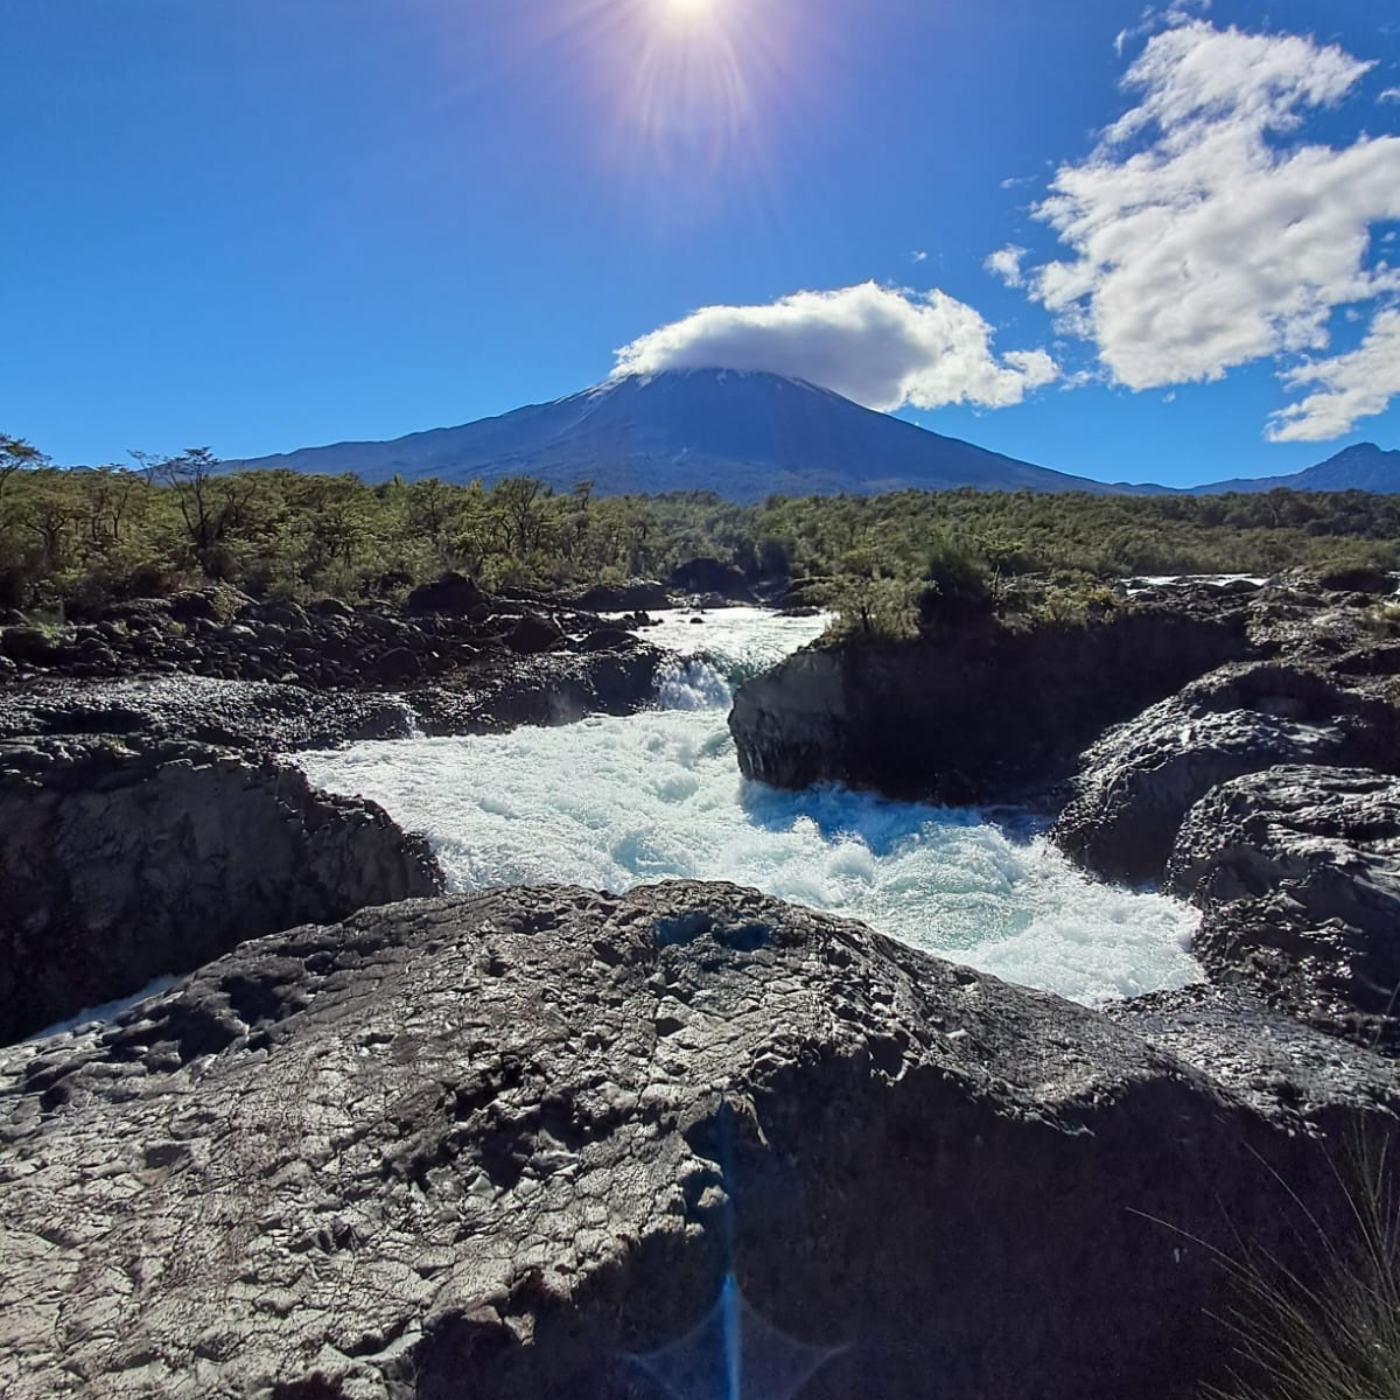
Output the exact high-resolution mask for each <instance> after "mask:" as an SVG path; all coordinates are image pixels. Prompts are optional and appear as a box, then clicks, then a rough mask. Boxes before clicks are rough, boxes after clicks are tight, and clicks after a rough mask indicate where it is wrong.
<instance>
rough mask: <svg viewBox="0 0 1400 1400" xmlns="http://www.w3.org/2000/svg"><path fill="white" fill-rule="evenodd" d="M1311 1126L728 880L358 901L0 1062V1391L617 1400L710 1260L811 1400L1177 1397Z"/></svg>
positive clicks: (1021, 999)
mask: <svg viewBox="0 0 1400 1400" xmlns="http://www.w3.org/2000/svg"><path fill="white" fill-rule="evenodd" d="M1326 1097H1327V1100H1328V1102H1327V1104H1326V1105H1325V1106H1324V1107H1325V1108H1326V1109H1327V1110H1328V1111H1341V1110H1343V1109H1347V1110H1351V1109H1356V1110H1364V1109H1367V1108H1376V1107H1377V1102H1378V1097H1377V1096H1376V1095H1375V1094H1374V1093H1373V1089H1372V1085H1371V1084H1370V1081H1366V1082H1365V1083H1363V1085H1362V1089H1361V1091H1360V1092H1357V1093H1354V1094H1353V1093H1350V1091H1349V1089H1348V1087H1347V1085H1346V1084H1337V1085H1334V1086H1333V1089H1332V1090H1331V1091H1329V1093H1328V1094H1327V1096H1326ZM1380 1102H1381V1105H1382V1108H1383V1111H1381V1112H1379V1113H1375V1114H1373V1115H1372V1122H1373V1125H1374V1126H1375V1127H1376V1128H1377V1130H1378V1131H1381V1130H1388V1127H1389V1124H1390V1122H1391V1121H1392V1119H1391V1117H1390V1113H1391V1110H1392V1108H1393V1096H1392V1098H1391V1100H1390V1101H1386V1100H1384V1098H1383V1096H1381V1098H1380ZM1317 1108H1318V1105H1309V1106H1307V1107H1306V1108H1300V1106H1299V1104H1298V1103H1297V1102H1296V1101H1295V1100H1288V1099H1286V1096H1284V1095H1283V1094H1282V1093H1280V1094H1279V1095H1278V1096H1274V1097H1271V1096H1270V1095H1268V1094H1266V1093H1257V1094H1256V1095H1255V1096H1254V1101H1253V1102H1252V1103H1249V1104H1247V1103H1245V1102H1243V1101H1241V1100H1240V1099H1238V1098H1236V1097H1234V1096H1233V1095H1232V1094H1231V1093H1229V1092H1228V1091H1227V1090H1225V1089H1224V1088H1222V1087H1220V1086H1219V1085H1216V1084H1213V1083H1212V1082H1210V1081H1209V1080H1208V1079H1207V1078H1206V1077H1204V1076H1203V1075H1201V1074H1200V1073H1197V1072H1196V1071H1194V1070H1191V1069H1189V1068H1187V1067H1186V1066H1185V1065H1183V1064H1182V1063H1181V1062H1180V1061H1178V1060H1176V1059H1174V1058H1172V1057H1171V1056H1170V1055H1168V1054H1166V1053H1163V1052H1161V1051H1159V1050H1155V1049H1152V1048H1150V1047H1149V1046H1148V1045H1147V1044H1146V1043H1145V1042H1144V1041H1143V1040H1141V1039H1139V1038H1138V1037H1137V1036H1135V1035H1133V1034H1131V1033H1130V1032H1128V1031H1126V1030H1123V1029H1120V1028H1119V1027H1116V1026H1114V1025H1113V1024H1112V1023H1111V1022H1109V1021H1108V1020H1107V1019H1105V1018H1104V1017H1102V1016H1100V1015H1097V1014H1095V1013H1093V1012H1090V1011H1086V1010H1084V1009H1082V1008H1079V1007H1075V1006H1072V1005H1069V1004H1067V1003H1065V1002H1062V1001H1060V1000H1058V999H1057V998H1055V997H1053V996H1049V995H1046V994H1041V993H1031V992H1025V991H1020V990H1017V989H1015V988H1012V987H1009V986H1006V985H1004V984H1002V983H1000V982H997V981H996V980H995V979H992V978H989V977H984V976H981V975H978V974H976V973H974V972H971V971H968V970H966V969H961V968H956V967H953V966H951V965H949V964H946V963H943V962H940V961H937V960H935V959H933V958H930V957H928V956H926V955H924V954H921V953H918V952H915V951H913V950H911V949H908V948H905V947H902V946H900V945H898V944H895V943H893V942H891V941H889V940H887V939H884V938H881V937H879V936H877V935H875V934H872V933H870V932H869V931H868V930H866V929H864V928H862V927H861V926H859V925H856V924H852V923H849V922H844V921H840V920H836V919H833V918H829V917H826V916H821V915H817V914H815V913H812V912H810V911H805V910H801V909H797V908H794V907H791V906H786V905H782V904H780V903H778V902H776V901H773V900H770V899H766V898H763V897H761V896H758V895H756V894H753V893H751V892H745V891H740V890H736V889H733V888H732V887H727V886H714V885H697V884H676V885H668V886H661V887H658V888H655V889H642V890H637V891H634V892H632V893H631V894H629V895H628V896H626V897H625V898H615V897H611V896H606V895H600V894H595V893H591V892H587V891H583V890H576V889H557V888H556V889H535V890H506V891H496V892H492V893H489V894H483V895H478V896H472V897H464V898H456V899H450V900H442V901H429V902H418V903H413V904H407V905H402V906H398V907H394V908H390V909H383V910H371V911H366V912H363V913H361V914H358V915H356V916H355V917H354V918H352V919H350V920H348V921H347V922H346V923H344V924H343V925H341V926H339V927H335V928H322V927H308V928H301V929H295V930H292V931H290V932H288V933H284V934H279V935H274V936H270V937H268V938H264V939H261V940H258V941H256V942H253V943H246V944H244V945H242V946H241V947H240V948H239V949H237V950H236V951H234V952H232V953H230V954H228V955H227V956H225V957H224V958H222V959H220V960H219V961H217V962H214V963H212V964H210V965H209V966H207V967H205V968H203V969H202V970H201V971H199V972H198V973H196V974H194V975H193V976H191V977H190V978H188V979H187V980H186V982H185V983H184V985H182V986H181V987H179V988H177V989H174V990H172V991H171V992H169V993H167V994H165V995H163V996H161V997H159V998H156V999H154V1000H152V1001H149V1002H147V1003H145V1004H144V1005H143V1006H141V1007H139V1008H136V1009H135V1010H132V1011H130V1012H128V1013H127V1014H125V1015H124V1016H122V1017H121V1018H120V1019H119V1020H118V1021H117V1022H116V1023H115V1024H113V1025H110V1026H108V1027H104V1028H87V1029H85V1030H82V1031H80V1032H77V1033H73V1034H69V1035H65V1036H61V1037H59V1038H57V1039H54V1040H51V1041H48V1042H45V1043H41V1044H33V1043H31V1044H25V1045H22V1046H17V1047H13V1048H11V1049H9V1050H6V1051H0V1257H3V1259H4V1262H5V1271H6V1314H5V1319H4V1323H3V1325H0V1390H3V1391H4V1392H5V1394H6V1395H7V1397H9V1400H51V1397H54V1396H92V1397H98V1396H101V1397H103V1400H133V1398H134V1397H148V1396H151V1397H153V1396H161V1397H186V1396H188V1397H191V1400H193V1397H199V1400H212V1398H213V1397H229V1400H232V1397H239V1400H243V1398H244V1397H264V1400H270V1398H271V1397H278V1398H279V1400H289V1398H290V1397H303V1400H304V1398H305V1397H335V1396H340V1397H346V1398H347V1400H407V1397H419V1400H448V1397H452V1400H458V1397H462V1396H471V1397H473V1400H488V1398H491V1397H518V1398H519V1400H523V1397H527V1396H528V1397H545V1396H548V1397H561V1398H562V1400H583V1397H589V1398H590V1400H622V1397H624V1396H631V1397H637V1400H641V1397H644V1396H659V1395H660V1394H661V1391H660V1390H659V1388H656V1387H655V1386H654V1385H653V1384H652V1382H651V1381H649V1380H648V1379H647V1378H646V1377H645V1376H644V1374H643V1372H642V1370H641V1369H640V1368H639V1367H638V1366H637V1365H635V1364H631V1363H629V1362H628V1361H627V1360H626V1357H627V1355H628V1354H630V1353H638V1352H645V1351H649V1350H652V1349H654V1348H657V1347H659V1346H663V1345H666V1344H669V1343H673V1342H675V1341H676V1340H677V1339H678V1338H680V1337H681V1336H682V1335H683V1334H684V1333H686V1332H687V1331H688V1330H689V1329H690V1328H691V1327H692V1326H693V1325H694V1324H695V1323H696V1322H697V1321H698V1320H699V1319H700V1318H701V1317H702V1315H703V1314H704V1313H705V1312H706V1309H707V1308H709V1307H710V1305H711V1303H712V1302H713V1301H714V1299H715V1298H716V1296H717V1295H718V1293H719V1291H720V1287H721V1283H722V1280H723V1278H724V1276H725V1274H726V1271H728V1270H731V1269H732V1271H733V1272H734V1274H735V1276H736V1277H737V1279H738V1281H739V1284H740V1285H741V1287H742V1289H743V1293H744V1295H745V1298H746V1300H747V1304H748V1305H749V1307H751V1308H752V1309H753V1310H754V1312H753V1313H748V1312H745V1313H743V1314H742V1315H743V1318H744V1327H745V1329H746V1331H745V1346H744V1357H745V1362H746V1365H747V1366H748V1367H749V1371H748V1374H749V1375H750V1377H751V1378H753V1377H755V1376H756V1375H757V1373H758V1370H759V1368H761V1366H762V1365H763V1364H765V1363H771V1364H772V1365H774V1366H779V1365H780V1364H782V1362H783V1361H784V1358H786V1359H787V1360H791V1359H792V1358H793V1357H794V1355H795V1353H793V1351H792V1349H791V1348H792V1345H793V1340H792V1339H795V1340H796V1341H799V1342H802V1343H805V1344H808V1345H811V1346H815V1347H821V1348H844V1350H841V1351H839V1352H837V1353H835V1354H832V1355H830V1356H826V1355H817V1356H810V1355H809V1356H808V1359H809V1360H813V1361H821V1362H823V1363H824V1364H822V1365H820V1366H819V1368H818V1369H817V1370H816V1372H815V1374H814V1375H813V1377H812V1379H811V1380H810V1381H809V1382H808V1384H807V1385H806V1386H805V1388H803V1389H802V1391H801V1394H802V1396H803V1398H804V1400H837V1397H840V1400H849V1397H852V1396H872V1397H875V1396H878V1397H880V1400H913V1397H918V1400H927V1397H929V1396H930V1395H935V1394H936V1395H937V1396H938V1397H940V1400H974V1397H976V1400H986V1397H997V1398H998V1400H1000V1398H1001V1397H1012V1396H1018V1395H1026V1394H1033V1395H1035V1396H1037V1397H1041V1400H1071V1397H1073V1400H1110V1397H1112V1400H1121V1398H1122V1397H1125V1396H1133V1397H1138V1396H1151V1397H1153V1400H1185V1397H1187V1396H1194V1395H1196V1394H1197V1393H1198V1392H1197V1386H1198V1384H1199V1382H1200V1381H1201V1380H1202V1379H1203V1378H1204V1377H1206V1376H1208V1375H1212V1374H1214V1375H1217V1376H1218V1375H1219V1372H1220V1367H1221V1365H1222V1363H1223V1361H1224V1360H1225V1358H1226V1355H1227V1348H1226V1347H1225V1346H1224V1345H1223V1343H1222V1337H1221V1334H1220V1332H1219V1331H1218V1329H1217V1325H1216V1324H1215V1323H1213V1322H1212V1320H1211V1317H1210V1313H1211V1311H1212V1310H1215V1311H1217V1312H1218V1311H1220V1310H1221V1309H1223V1308H1224V1307H1226V1306H1227V1305H1228V1301H1229V1300H1228V1298H1227V1297H1226V1296H1225V1294H1224V1291H1223V1290H1224V1287H1225V1280H1226V1276H1225V1274H1224V1272H1223V1271H1222V1270H1221V1269H1220V1267H1219V1265H1218V1263H1217V1262H1216V1260H1215V1259H1214V1258H1213V1257H1212V1255H1211V1253H1210V1249H1209V1248H1208V1247H1207V1245H1206V1244H1203V1243H1202V1242H1203V1241H1204V1242H1208V1243H1216V1244H1219V1245H1220V1246H1221V1247H1223V1248H1226V1249H1234V1248H1236V1247H1237V1243H1238V1240H1239V1239H1240V1238H1242V1239H1244V1240H1247V1241H1249V1242H1250V1243H1251V1244H1254V1245H1256V1246H1258V1247H1260V1248H1263V1249H1276V1250H1280V1251H1282V1253H1281V1254H1280V1258H1281V1259H1282V1260H1283V1261H1284V1262H1290V1263H1293V1264H1295V1265H1299V1266H1300V1267H1301V1264H1300V1261H1299V1260H1297V1259H1296V1258H1292V1257H1291V1256H1290V1255H1289V1254H1288V1244H1287V1239H1286V1237H1285V1232H1284V1227H1283V1225H1282V1223H1281V1222H1282V1220H1283V1218H1284V1216H1285V1214H1286V1212H1285V1211H1284V1210H1283V1208H1282V1203H1283V1189H1282V1187H1280V1186H1279V1185H1278V1183H1277V1182H1276V1180H1275V1178H1274V1177H1273V1176H1272V1175H1271V1171H1277V1172H1278V1173H1279V1176H1280V1178H1281V1179H1282V1180H1283V1181H1285V1182H1287V1183H1288V1186H1289V1188H1290V1189H1292V1190H1295V1191H1296V1192H1297V1193H1298V1198H1299V1200H1300V1201H1301V1202H1303V1203H1305V1204H1306V1205H1307V1206H1308V1207H1309V1208H1310V1209H1314V1210H1315V1211H1317V1212H1318V1213H1319V1219H1321V1220H1323V1221H1325V1220H1326V1219H1327V1218H1328V1214H1327V1210H1326V1204H1325V1199H1324V1194H1323V1193H1324V1192H1325V1191H1326V1190H1328V1189H1331V1190H1332V1191H1333V1192H1335V1181H1334V1180H1333V1178H1332V1175H1331V1172H1330V1169H1329V1168H1328V1166H1327V1165H1326V1163H1325V1162H1324V1160H1323V1158H1322V1156H1321V1154H1320V1153H1319V1152H1318V1151H1317V1150H1316V1148H1315V1147H1313V1146H1312V1145H1310V1144H1309V1143H1308V1142H1307V1141H1306V1138H1305V1134H1304V1133H1302V1132H1300V1131H1299V1129H1300V1128H1306V1126H1307V1123H1308V1121H1309V1120H1308V1114H1309V1113H1312V1112H1313V1111H1314V1110H1315V1109H1317ZM1182 1232H1185V1233H1182ZM756 1315H758V1316H761V1317H762V1318H763V1319H766V1321H767V1323H768V1324H771V1326H772V1327H774V1328H778V1329H781V1331H782V1333H784V1334H786V1337H787V1340H784V1339H783V1338H780V1337H778V1336H777V1335H775V1334H773V1333H771V1332H768V1331H766V1330H765V1329H763V1328H762V1327H760V1326H759V1325H758V1323H757V1322H756V1321H755V1316H756ZM715 1342H716V1339H715V1338H713V1337H711V1338H709V1341H708V1342H707V1341H706V1338H705V1336H704V1334H701V1335H700V1336H699V1337H697V1338H696V1339H695V1341H694V1345H693V1347H692V1355H691V1359H692V1360H693V1361H694V1362H695V1363H696V1366H697V1367H698V1370H695V1371H694V1372H693V1373H692V1377H691V1382H692V1384H691V1387H690V1388H689V1389H685V1390H683V1391H682V1392H678V1393H684V1394H686V1395H690V1394H694V1395H696V1396H701V1395H705V1396H709V1395H713V1394H716V1393H718V1391H717V1389H716V1388H715V1386H713V1385H712V1386H710V1387H709V1388H706V1387H705V1386H704V1384H703V1381H704V1376H705V1375H706V1374H708V1375H709V1376H710V1377H711V1378H712V1379H713V1378H714V1377H715V1376H717V1375H721V1374H722V1370H721V1367H720V1358H719V1356H718V1354H717V1346H716V1345H712V1344H710V1343H715ZM671 1356H672V1359H673V1360H674V1359H676V1353H671ZM791 1389H792V1388H791V1387H790V1386H777V1385H775V1387H774V1388H773V1389H771V1390H762V1391H760V1392H757V1393H761V1394H763V1395H767V1396H782V1395H787V1394H789V1393H791ZM744 1393H745V1395H750V1394H753V1393H756V1392H754V1391H751V1390H747V1389H746V1390H745V1392H744Z"/></svg>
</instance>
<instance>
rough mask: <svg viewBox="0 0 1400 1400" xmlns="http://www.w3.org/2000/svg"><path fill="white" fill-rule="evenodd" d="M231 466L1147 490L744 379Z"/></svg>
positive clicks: (658, 388)
mask: <svg viewBox="0 0 1400 1400" xmlns="http://www.w3.org/2000/svg"><path fill="white" fill-rule="evenodd" d="M229 465H230V466H231V467H242V468H246V469H274V468H285V469H289V470H292V471H302V472H332V473H335V472H354V473H355V474H356V475H357V476H359V477H361V478H362V479H363V480H365V481H369V482H378V481H387V480H390V479H391V478H392V477H394V476H395V475H399V476H402V477H403V478H404V479H405V480H415V479H417V478H419V477H425V476H436V477H439V478H441V479H442V480H444V481H457V482H464V481H470V480H472V479H473V478H476V477H480V478H481V479H482V481H484V482H486V483H488V484H489V483H490V482H492V481H494V480H497V479H499V478H500V477H503V476H514V475H528V476H533V477H538V478H539V479H540V480H542V481H544V482H546V483H548V484H549V485H550V486H553V487H554V488H555V489H556V490H559V491H567V490H569V489H570V488H571V487H572V486H573V485H574V484H575V483H576V482H579V481H585V480H586V481H592V482H593V486H594V490H595V491H596V492H597V493H598V494H600V495H616V494H620V493H623V492H634V491H635V492H642V491H646V492H653V493H656V492H663V491H696V490H699V491H715V492H717V493H718V494H719V495H721V496H723V497H725V498H727V499H729V500H733V501H741V502H751V501H758V500H762V499H763V498H764V497H765V496H770V495H786V496H810V495H834V494H838V493H842V492H845V493H848V494H852V495H873V494H876V493H878V492H883V491H901V490H906V489H909V488H918V489H922V490H928V491H939V490H948V489H951V488H954V487H959V486H973V487H977V488H980V489H982V490H987V491H1016V490H1020V489H1023V488H1025V489H1029V490H1032V491H1088V492H1092V493H1094V494H1096V495H1104V494H1109V493H1112V492H1115V491H1120V490H1130V491H1135V490H1139V489H1141V488H1135V487H1115V486H1107V485H1105V484H1104V483H1103V482H1100V481H1090V480H1089V479H1088V478H1086V477H1077V476H1069V475H1066V474H1065V473H1063V472H1056V471H1051V470H1050V469H1049V468H1047V467H1037V466H1035V465H1033V464H1032V463H1030V462H1021V461H1018V460H1017V459H1016V458H1014V457H1004V456H1002V455H1001V454H1000V453H997V452H989V451H987V450H986V449H985V448H982V447H976V446H974V445H973V444H972V443H970V442H963V441H962V440H961V439H959V438H950V437H943V436H942V435H941V434H939V433H931V432H929V431H928V430H927V429H926V428H920V427H918V426H917V425H915V424H913V423H906V422H904V421H903V419H899V418H892V417H890V416H889V415H888V414H886V413H875V412H872V411H871V410H870V409H868V408H862V407H861V406H860V405H859V404H855V403H852V402H851V401H850V400H849V399H845V398H842V397H841V396H840V395H839V394H834V393H832V392H831V391H830V390H827V389H820V388H818V387H817V386H816V385H813V384H808V383H806V382H805V381H804V380H800V379H788V378H785V377H783V376H782V375H777V374H767V373H763V372H759V371H751V372H741V371H737V370H673V371H667V372H665V373H662V374H655V375H645V376H630V377H628V378H624V379H616V380H609V381H606V382H604V383H603V384H599V385H596V386H595V387H593V388H591V389H585V390H584V391H583V392H582V393H579V394H571V395H570V396H569V397H568V398H563V399H558V400H556V401H555V402H554V403H548V404H536V405H532V406H531V407H528V408H518V409H516V410H515V411H514V412H513V413H507V414H505V415H504V416H502V417H500V418H485V419H482V420H481V421H479V422H476V423H468V424H465V425H464V426H462V427H458V428H435V429H432V430H431V431H429V432H423V433H412V434H410V435H409V436H408V437H402V438H397V439H395V440H394V441H392V442H344V443H338V444H335V445H334V446H330V447H308V448H303V449H301V450H300V451H298V452H288V453H285V454H282V455H280V456H274V457H259V458H256V459H254V460H250V461H245V462H235V463H230V464H229Z"/></svg>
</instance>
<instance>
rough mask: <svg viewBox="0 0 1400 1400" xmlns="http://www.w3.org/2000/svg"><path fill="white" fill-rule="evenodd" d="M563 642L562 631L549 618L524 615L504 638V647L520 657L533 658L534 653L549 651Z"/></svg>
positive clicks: (534, 614)
mask: <svg viewBox="0 0 1400 1400" xmlns="http://www.w3.org/2000/svg"><path fill="white" fill-rule="evenodd" d="M563 640H564V632H563V629H562V628H561V627H560V626H559V624H558V623H557V622H554V621H553V620H551V619H550V618H547V617H541V616H540V615H539V613H526V614H525V615H524V616H523V617H522V618H521V619H520V621H519V622H517V623H516V624H515V626H514V627H512V628H511V630H510V632H509V634H508V635H507V636H506V645H507V646H509V647H510V649H511V650H512V651H514V652H518V653H519V654H520V655H522V656H533V655H534V654H535V653H536V652H540V651H549V650H550V649H551V648H552V647H557V646H558V645H559V643H560V642H562V641H563Z"/></svg>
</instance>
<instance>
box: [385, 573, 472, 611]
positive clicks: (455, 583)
mask: <svg viewBox="0 0 1400 1400" xmlns="http://www.w3.org/2000/svg"><path fill="white" fill-rule="evenodd" d="M490 602H491V599H490V598H489V597H488V596H487V595H486V594H485V593H483V592H482V591H481V589H479V588H478V587H477V586H476V584H475V583H474V582H473V581H472V580H471V579H469V578H466V577H465V576H464V575H462V574H444V575H443V576H442V578H440V579H438V580H437V581H436V582H435V583H424V584H420V585H419V586H418V587H417V588H415V589H414V590H413V592H412V593H410V594H409V595H408V598H407V600H406V601H405V604H404V606H405V607H406V608H407V609H408V611H409V612H411V613H452V614H454V615H456V616H459V617H470V616H471V615H472V613H473V612H474V611H475V610H476V609H478V608H485V607H489V605H490Z"/></svg>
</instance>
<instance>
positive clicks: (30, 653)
mask: <svg viewBox="0 0 1400 1400" xmlns="http://www.w3.org/2000/svg"><path fill="white" fill-rule="evenodd" d="M57 648H58V642H57V640H56V639H55V636H54V634H53V633H51V632H48V631H46V630H45V629H44V628H42V627H28V626H24V627H6V628H4V629H3V630H0V656H5V657H7V658H8V659H9V660H11V661H16V662H19V663H20V664H22V665H31V666H47V665H49V664H51V663H52V661H53V659H54V654H55V651H56V650H57Z"/></svg>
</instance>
